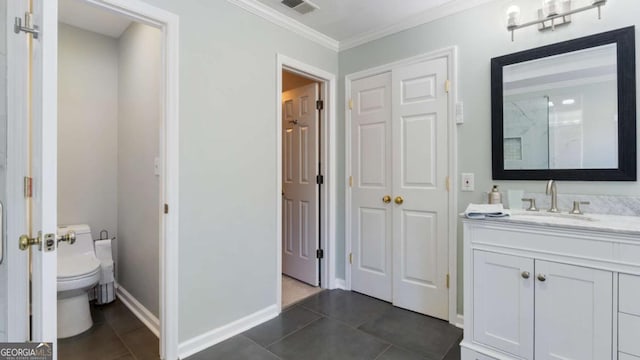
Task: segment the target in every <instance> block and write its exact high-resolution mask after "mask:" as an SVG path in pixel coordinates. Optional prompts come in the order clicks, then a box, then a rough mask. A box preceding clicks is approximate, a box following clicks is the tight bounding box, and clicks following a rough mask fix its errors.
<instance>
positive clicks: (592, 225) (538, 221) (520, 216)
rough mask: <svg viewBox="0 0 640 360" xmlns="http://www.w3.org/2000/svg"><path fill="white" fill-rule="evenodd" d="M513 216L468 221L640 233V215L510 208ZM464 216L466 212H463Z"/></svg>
mask: <svg viewBox="0 0 640 360" xmlns="http://www.w3.org/2000/svg"><path fill="white" fill-rule="evenodd" d="M510 211H511V216H506V217H501V218H486V219H479V220H474V219H466V218H465V220H467V221H493V222H508V223H519V224H532V225H544V226H552V227H560V228H571V229H581V230H595V231H608V232H615V233H621V234H631V235H640V217H639V216H623V215H604V214H590V213H587V214H584V215H572V214H567V213H549V212H547V211H545V210H540V211H538V212H534V211H525V210H510ZM461 215H462V217H464V214H461Z"/></svg>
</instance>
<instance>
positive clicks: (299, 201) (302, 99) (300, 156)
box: [282, 83, 319, 286]
mask: <svg viewBox="0 0 640 360" xmlns="http://www.w3.org/2000/svg"><path fill="white" fill-rule="evenodd" d="M318 99H319V89H318V84H315V83H314V84H310V85H306V86H303V87H300V88H297V89H293V90H290V91H286V92H284V93H283V94H282V121H283V124H282V129H283V134H282V143H283V160H282V164H283V166H282V171H283V174H282V182H283V189H282V190H283V196H282V201H283V203H282V211H283V214H282V215H283V216H282V221H283V224H282V225H283V226H282V229H283V231H282V272H283V273H284V274H286V275H288V276H291V277H293V278H296V279H298V280H300V281H304V282H306V283H308V284H311V285H313V286H318V285H319V283H318V282H319V279H318V275H319V271H318V259H317V258H316V250H317V248H318V221H319V219H318V185H317V184H316V175H317V173H318V171H317V169H318V126H319V121H318V120H319V118H318V111H317V110H316V100H318Z"/></svg>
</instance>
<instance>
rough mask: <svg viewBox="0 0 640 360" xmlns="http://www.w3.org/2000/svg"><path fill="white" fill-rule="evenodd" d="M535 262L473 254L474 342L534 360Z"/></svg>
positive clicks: (492, 254) (483, 252)
mask: <svg viewBox="0 0 640 360" xmlns="http://www.w3.org/2000/svg"><path fill="white" fill-rule="evenodd" d="M533 266H534V264H533V259H528V258H523V257H518V256H510V255H503V254H496V253H491V252H485V251H478V250H476V251H474V252H473V274H474V276H473V317H474V319H473V325H474V327H473V334H474V339H473V340H474V341H477V342H479V343H482V344H485V345H489V346H492V347H494V348H496V349H499V350H502V351H505V352H508V353H511V354H513V355H516V356H518V357H520V358H522V359H529V360H532V359H533V331H534V330H533V321H534V315H533V299H534V295H533V291H534V268H533Z"/></svg>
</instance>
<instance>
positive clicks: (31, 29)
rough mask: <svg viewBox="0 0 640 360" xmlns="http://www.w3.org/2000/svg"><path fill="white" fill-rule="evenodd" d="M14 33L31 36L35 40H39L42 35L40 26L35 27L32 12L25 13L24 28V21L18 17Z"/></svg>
mask: <svg viewBox="0 0 640 360" xmlns="http://www.w3.org/2000/svg"><path fill="white" fill-rule="evenodd" d="M13 31H14V32H15V33H16V34H20V32H25V33H27V34H31V35H32V36H33V38H34V39H37V38H38V36H39V35H40V29H39V28H38V26H37V25H33V14H32V13H30V12H26V13H24V26H22V19H21V18H19V17H16V19H15V23H14V25H13Z"/></svg>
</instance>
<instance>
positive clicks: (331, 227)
mask: <svg viewBox="0 0 640 360" xmlns="http://www.w3.org/2000/svg"><path fill="white" fill-rule="evenodd" d="M283 70H287V71H290V72H293V73H296V74H298V75H302V76H304V77H307V78H311V79H313V80H316V81H318V82H319V83H320V84H321V86H320V94H321V97H322V99H323V100H324V111H322V113H321V115H320V116H321V117H320V119H321V126H320V129H319V133H318V136H319V137H320V140H321V149H320V154H319V158H320V162H321V164H322V167H321V172H322V174H323V175H324V179H325V181H324V184H323V186H324V188H323V191H322V192H321V195H320V199H319V201H320V203H319V204H321V212H320V215H321V218H320V223H319V229H320V231H321V236H320V245H321V247H322V249H323V250H324V258H323V259H320V262H321V264H322V267H321V268H322V271H321V272H320V278H321V279H322V286H321V287H322V288H324V289H334V288H335V287H336V276H335V274H336V256H335V254H336V246H335V241H336V205H337V204H336V200H337V187H336V173H337V171H336V168H337V167H336V139H337V135H336V121H335V119H336V99H337V95H336V89H337V84H336V75H335V74H333V73H331V72H328V71H325V70H322V69H319V68H316V67H314V66H312V65H309V64H306V63H304V62H302V61H298V60H295V59H293V58H290V57H288V56H286V55H283V54H280V53H278V54H276V164H277V165H276V188H275V195H276V305H277V307H278V313H280V312H281V311H282V184H283V183H282V71H283Z"/></svg>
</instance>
